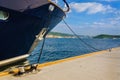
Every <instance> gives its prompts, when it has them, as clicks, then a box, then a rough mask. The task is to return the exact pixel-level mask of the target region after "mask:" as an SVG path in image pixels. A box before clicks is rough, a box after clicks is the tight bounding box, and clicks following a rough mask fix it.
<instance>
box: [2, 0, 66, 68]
mask: <svg viewBox="0 0 120 80" xmlns="http://www.w3.org/2000/svg"><path fill="white" fill-rule="evenodd" d="M63 1H65V0H63ZM65 16H66V14H65V11H64V10H63V9H62V8H60V7H59V6H58V5H57V4H56V3H55V2H54V1H51V0H0V66H5V65H9V64H12V63H15V62H18V61H22V60H25V59H26V58H27V57H28V56H29V55H30V53H31V52H32V51H33V50H34V48H35V47H36V46H37V45H38V43H39V42H40V41H41V40H42V39H43V38H45V36H46V35H47V34H48V33H49V32H50V31H51V30H52V29H53V28H54V27H55V26H56V25H57V24H58V23H59V22H60V21H61V20H62V19H63V18H64V17H65Z"/></svg>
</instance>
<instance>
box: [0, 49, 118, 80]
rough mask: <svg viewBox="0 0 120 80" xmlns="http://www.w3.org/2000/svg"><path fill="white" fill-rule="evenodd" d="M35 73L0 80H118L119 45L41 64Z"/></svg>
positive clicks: (9, 76)
mask: <svg viewBox="0 0 120 80" xmlns="http://www.w3.org/2000/svg"><path fill="white" fill-rule="evenodd" d="M40 66H41V71H40V72H38V73H36V74H26V75H24V76H20V77H15V76H13V75H5V76H0V80H120V47H119V48H114V49H112V50H104V51H99V52H94V53H90V54H85V55H82V56H76V57H72V58H68V59H63V60H59V61H55V62H50V63H45V64H41V65H40Z"/></svg>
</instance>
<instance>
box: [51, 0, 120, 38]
mask: <svg viewBox="0 0 120 80" xmlns="http://www.w3.org/2000/svg"><path fill="white" fill-rule="evenodd" d="M60 1H62V0H58V1H57V2H58V3H59V2H60ZM66 1H67V2H68V3H69V5H70V8H71V9H70V11H69V12H68V13H66V14H67V16H66V18H65V21H66V22H67V23H68V24H69V26H70V27H71V28H72V29H73V30H74V31H75V32H76V33H77V34H79V35H89V36H95V35H99V34H110V35H120V0H66ZM52 31H54V32H62V33H69V34H72V33H71V32H70V30H69V29H68V28H67V27H66V25H65V24H64V23H63V21H62V22H60V23H59V24H58V25H57V26H56V27H55V28H54V29H53V30H52Z"/></svg>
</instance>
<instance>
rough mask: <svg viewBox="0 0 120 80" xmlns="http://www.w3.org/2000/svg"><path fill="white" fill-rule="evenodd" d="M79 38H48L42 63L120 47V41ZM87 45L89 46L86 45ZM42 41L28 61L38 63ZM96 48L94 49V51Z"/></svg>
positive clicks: (41, 59)
mask: <svg viewBox="0 0 120 80" xmlns="http://www.w3.org/2000/svg"><path fill="white" fill-rule="evenodd" d="M82 40H83V41H84V42H85V43H83V42H82V41H80V40H79V39H77V38H47V39H46V41H45V45H44V48H43V52H42V55H41V58H40V61H39V62H40V63H44V62H49V61H55V60H60V59H64V58H68V57H73V56H78V55H83V54H88V53H90V52H95V51H99V50H105V49H109V48H114V47H120V39H93V38H89V39H82ZM86 44H87V45H86ZM41 45H42V41H41V42H40V43H39V45H38V46H37V47H36V48H35V50H34V51H33V52H32V53H31V55H30V56H29V58H28V60H29V61H30V63H37V62H38V58H39V55H40V50H41ZM93 48H94V49H93Z"/></svg>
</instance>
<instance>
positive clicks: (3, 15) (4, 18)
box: [0, 10, 9, 20]
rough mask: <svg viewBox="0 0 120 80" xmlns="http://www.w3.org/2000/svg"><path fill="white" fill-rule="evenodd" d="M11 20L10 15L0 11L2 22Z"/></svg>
mask: <svg viewBox="0 0 120 80" xmlns="http://www.w3.org/2000/svg"><path fill="white" fill-rule="evenodd" d="M8 18H9V13H8V12H5V11H2V10H0V20H7V19H8Z"/></svg>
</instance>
